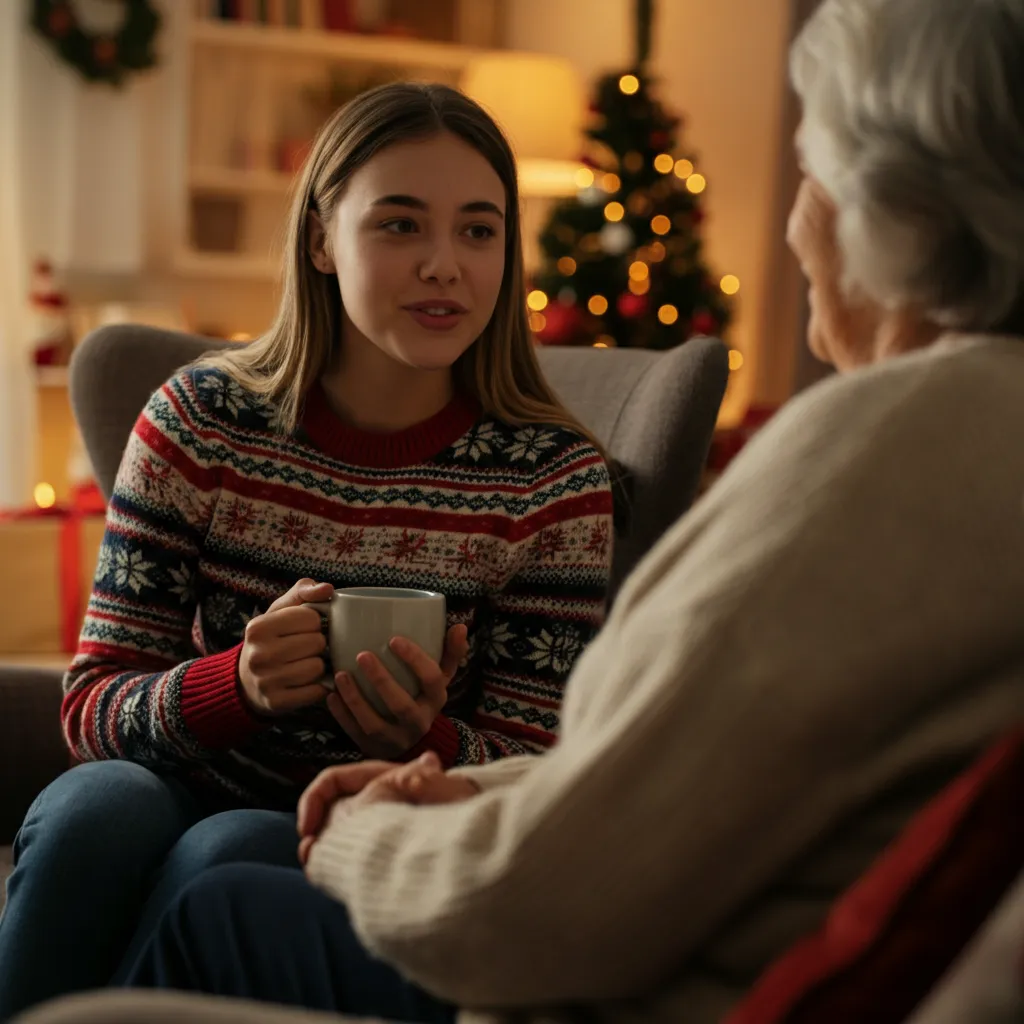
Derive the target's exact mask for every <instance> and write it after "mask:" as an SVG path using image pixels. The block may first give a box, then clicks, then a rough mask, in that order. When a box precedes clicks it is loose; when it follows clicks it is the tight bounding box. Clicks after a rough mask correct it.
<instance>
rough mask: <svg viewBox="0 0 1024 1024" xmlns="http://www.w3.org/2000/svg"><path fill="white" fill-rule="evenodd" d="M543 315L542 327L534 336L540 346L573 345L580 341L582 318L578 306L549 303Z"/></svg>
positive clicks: (581, 312)
mask: <svg viewBox="0 0 1024 1024" xmlns="http://www.w3.org/2000/svg"><path fill="white" fill-rule="evenodd" d="M543 315H544V327H543V329H542V330H540V331H538V332H537V335H536V337H537V340H538V341H539V342H540V343H541V344H542V345H573V344H575V343H576V342H577V341H579V340H580V339H581V336H582V334H583V326H584V317H583V311H582V310H581V309H580V308H579V306H569V305H566V304H565V303H563V302H551V303H548V307H547V309H545V310H544V314H543Z"/></svg>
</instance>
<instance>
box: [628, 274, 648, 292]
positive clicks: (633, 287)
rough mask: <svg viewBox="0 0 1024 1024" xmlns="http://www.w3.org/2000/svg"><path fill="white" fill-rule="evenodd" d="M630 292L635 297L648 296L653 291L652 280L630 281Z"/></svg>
mask: <svg viewBox="0 0 1024 1024" xmlns="http://www.w3.org/2000/svg"><path fill="white" fill-rule="evenodd" d="M629 290H630V291H631V292H632V293H633V294H634V295H646V294H647V293H648V292H649V291H650V290H651V281H650V278H647V279H646V280H644V281H630V282H629Z"/></svg>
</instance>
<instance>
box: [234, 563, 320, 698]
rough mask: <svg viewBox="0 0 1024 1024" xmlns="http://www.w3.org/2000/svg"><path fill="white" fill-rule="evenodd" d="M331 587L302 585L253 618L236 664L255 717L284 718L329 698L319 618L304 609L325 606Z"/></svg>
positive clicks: (302, 582) (307, 581) (311, 582)
mask: <svg viewBox="0 0 1024 1024" xmlns="http://www.w3.org/2000/svg"><path fill="white" fill-rule="evenodd" d="M333 589H334V588H333V586H332V585H331V584H330V583H317V582H316V581H315V580H310V579H303V580H299V582H298V583H296V584H295V586H293V587H292V588H291V590H289V591H288V592H287V593H286V594H282V595H281V596H280V597H279V598H278V599H277V600H276V601H275V602H274V603H273V604H272V605H271V606H270V607H269V608H268V609H267V610H266V612H264V614H262V615H257V616H256V617H255V618H254V619H250V620H249V622H248V623H247V624H246V627H245V641H244V642H243V644H242V654H241V657H240V658H239V661H238V677H239V679H240V680H241V683H242V693H243V694H244V696H245V699H246V701H247V702H248V704H249V706H250V707H251V708H252V710H253V711H255V712H256V713H257V714H261V715H283V714H286V713H287V712H289V711H294V710H296V708H303V707H307V706H308V705H310V704H316V703H318V702H319V701H322V700H323V699H324V698H325V697H326V696H327V690H326V689H325V688H324V686H323V685H322V684H321V683H320V682H319V680H321V679H322V678H323V677H324V674H325V672H326V666H325V665H324V660H323V657H322V655H323V652H324V650H325V649H326V647H327V638H326V637H325V636H324V634H323V632H322V631H321V628H320V613H319V612H317V611H316V610H315V609H313V608H308V607H306V605H307V604H308V603H309V602H310V601H327V600H329V599H330V597H331V593H332V592H333Z"/></svg>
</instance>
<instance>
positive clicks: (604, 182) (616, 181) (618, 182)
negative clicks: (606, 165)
mask: <svg viewBox="0 0 1024 1024" xmlns="http://www.w3.org/2000/svg"><path fill="white" fill-rule="evenodd" d="M601 188H603V189H604V190H605V192H618V191H619V189H620V188H622V179H621V178H620V177H619V176H618V175H617V174H612V173H611V172H610V171H609V173H608V174H603V175H601Z"/></svg>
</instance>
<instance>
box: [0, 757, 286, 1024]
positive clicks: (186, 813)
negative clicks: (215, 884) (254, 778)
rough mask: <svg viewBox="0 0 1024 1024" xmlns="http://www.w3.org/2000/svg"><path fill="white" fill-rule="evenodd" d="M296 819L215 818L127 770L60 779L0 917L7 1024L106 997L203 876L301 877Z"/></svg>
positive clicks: (94, 769)
mask: <svg viewBox="0 0 1024 1024" xmlns="http://www.w3.org/2000/svg"><path fill="white" fill-rule="evenodd" d="M297 846H298V838H297V836H296V833H295V815H294V814H285V813H282V812H278V811H259V810H234V811H223V812H220V813H217V814H208V813H207V811H206V810H205V809H204V808H203V806H202V805H201V804H200V802H199V801H198V800H196V798H195V797H194V796H192V794H190V793H189V791H188V790H187V789H186V788H185V787H184V786H183V785H182V784H181V783H180V782H178V781H176V780H175V779H172V778H169V777H164V776H161V775H158V774H156V773H154V772H152V771H150V770H149V769H148V768H143V767H142V766H141V765H137V764H133V763H131V762H128V761H97V762H91V763H89V764H84V765H80V766H78V767H76V768H73V769H71V770H70V771H68V772H65V774H64V775H62V776H60V778H58V779H57V780H56V781H54V782H53V783H51V784H50V785H49V786H48V787H47V788H46V789H45V790H43V792H42V793H41V794H40V795H39V796H38V797H37V799H36V801H35V803H34V804H33V805H32V807H31V808H30V809H29V812H28V814H27V815H26V817H25V822H24V824H23V825H22V827H21V830H20V831H19V833H18V836H17V839H16V840H15V844H14V871H13V872H12V873H11V876H10V878H9V879H8V882H7V905H6V907H5V908H4V912H3V915H2V916H0V1021H4V1020H7V1019H8V1018H9V1017H11V1016H13V1015H14V1014H16V1013H18V1012H19V1011H21V1010H23V1009H26V1008H27V1007H29V1006H34V1005H35V1004H37V1003H40V1002H42V1001H44V1000H46V999H49V998H52V997H54V996H58V995H62V994H64V993H68V992H75V991H81V990H85V989H92V988H100V987H102V986H104V985H107V984H109V983H110V982H111V979H112V978H114V977H115V975H117V976H118V977H120V975H121V974H122V973H123V970H124V969H123V968H122V969H119V965H120V964H121V963H122V961H124V962H125V965H126V966H127V964H128V963H129V962H131V961H132V960H134V959H135V956H136V954H137V951H138V950H139V949H140V948H141V947H142V945H143V944H144V943H145V941H146V939H147V938H148V937H149V935H150V934H151V933H152V931H153V929H154V927H155V925H156V923H157V921H158V920H159V919H160V917H161V916H162V914H163V912H164V911H165V910H166V909H167V907H168V906H169V905H170V904H171V903H172V902H173V900H174V898H175V897H176V896H177V894H178V893H179V892H180V891H181V890H182V889H183V888H184V887H185V885H186V884H187V883H188V882H189V881H190V880H192V879H193V878H195V876H196V875H197V874H199V873H200V872H202V871H203V870H205V869H206V868H209V867H213V866H215V865H218V864H227V863H234V862H237V861H259V862H263V863H269V864H278V865H282V866H287V867H297V866H298V857H297Z"/></svg>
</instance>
